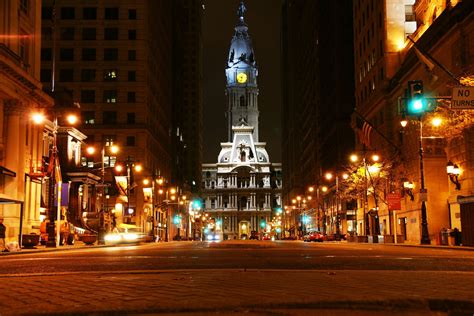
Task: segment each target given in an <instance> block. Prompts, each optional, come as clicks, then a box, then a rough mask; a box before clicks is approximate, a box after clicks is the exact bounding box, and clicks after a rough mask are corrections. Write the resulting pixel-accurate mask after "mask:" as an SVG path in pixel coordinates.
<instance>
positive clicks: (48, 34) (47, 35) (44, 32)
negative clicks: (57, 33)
mask: <svg viewBox="0 0 474 316" xmlns="http://www.w3.org/2000/svg"><path fill="white" fill-rule="evenodd" d="M41 37H42V40H47V41H50V40H52V39H53V31H52V30H51V28H50V27H42V28H41Z"/></svg>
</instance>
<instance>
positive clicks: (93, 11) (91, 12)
mask: <svg viewBox="0 0 474 316" xmlns="http://www.w3.org/2000/svg"><path fill="white" fill-rule="evenodd" d="M82 18H83V19H84V20H95V19H97V8H83V9H82Z"/></svg>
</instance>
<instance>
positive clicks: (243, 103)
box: [240, 95, 247, 107]
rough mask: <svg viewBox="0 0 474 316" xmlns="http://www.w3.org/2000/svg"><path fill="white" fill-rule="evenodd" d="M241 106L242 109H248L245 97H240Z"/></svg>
mask: <svg viewBox="0 0 474 316" xmlns="http://www.w3.org/2000/svg"><path fill="white" fill-rule="evenodd" d="M240 106H241V107H246V106H247V102H246V100H245V97H244V96H243V95H242V96H240Z"/></svg>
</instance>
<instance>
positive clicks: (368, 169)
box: [350, 151, 380, 235]
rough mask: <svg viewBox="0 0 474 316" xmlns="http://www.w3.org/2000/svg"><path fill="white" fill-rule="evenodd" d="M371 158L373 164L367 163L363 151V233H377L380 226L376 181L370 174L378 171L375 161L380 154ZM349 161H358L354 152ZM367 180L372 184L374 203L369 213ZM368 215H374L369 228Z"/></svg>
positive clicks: (376, 161) (378, 158) (378, 159)
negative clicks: (373, 221)
mask: <svg viewBox="0 0 474 316" xmlns="http://www.w3.org/2000/svg"><path fill="white" fill-rule="evenodd" d="M371 160H372V162H373V163H374V164H372V165H369V164H367V159H366V152H365V151H364V153H363V156H362V166H361V168H362V169H363V177H364V190H363V191H364V203H363V206H364V207H363V209H364V210H363V212H364V216H363V217H362V218H363V227H364V231H365V232H364V233H365V235H379V234H380V226H379V219H378V198H377V188H376V183H375V182H374V179H373V177H372V174H376V173H378V172H379V171H380V167H379V166H378V165H377V163H378V162H379V161H380V156H379V155H377V154H373V155H372V156H371ZM350 161H351V162H353V163H356V162H358V161H359V156H358V155H356V154H352V155H351V156H350ZM358 169H359V167H358ZM369 180H370V185H371V186H372V190H373V198H374V204H375V207H374V210H373V211H371V213H370V214H369V213H368V212H367V208H368V204H369V195H368V194H367V192H368V190H369ZM368 216H374V218H375V223H374V224H373V225H372V229H371V225H370V224H369V218H368Z"/></svg>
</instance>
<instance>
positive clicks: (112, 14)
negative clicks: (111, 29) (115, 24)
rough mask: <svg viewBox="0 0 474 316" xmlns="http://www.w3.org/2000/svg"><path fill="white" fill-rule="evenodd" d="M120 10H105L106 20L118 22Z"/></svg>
mask: <svg viewBox="0 0 474 316" xmlns="http://www.w3.org/2000/svg"><path fill="white" fill-rule="evenodd" d="M118 17H119V9H118V8H105V11H104V19H106V20H118Z"/></svg>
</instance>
